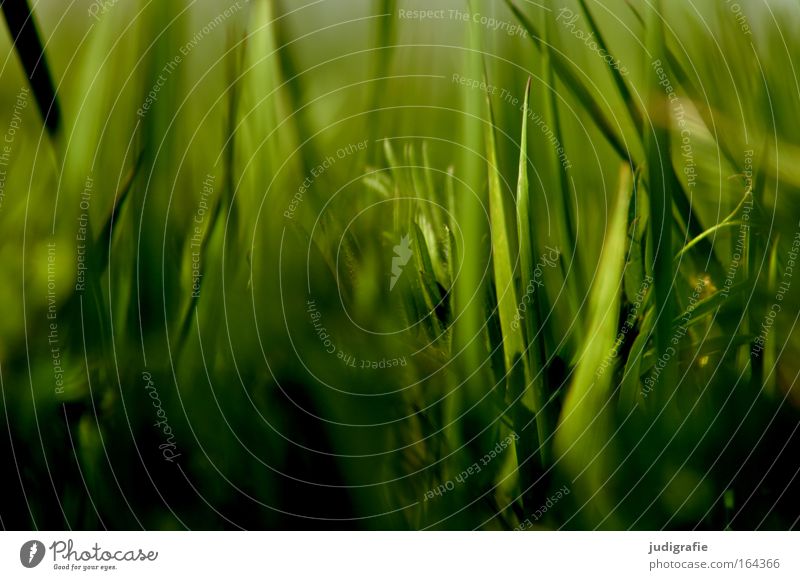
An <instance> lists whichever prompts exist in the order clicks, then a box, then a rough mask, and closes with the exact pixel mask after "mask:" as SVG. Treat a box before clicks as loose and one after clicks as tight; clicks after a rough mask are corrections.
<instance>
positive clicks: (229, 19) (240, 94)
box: [0, 0, 800, 529]
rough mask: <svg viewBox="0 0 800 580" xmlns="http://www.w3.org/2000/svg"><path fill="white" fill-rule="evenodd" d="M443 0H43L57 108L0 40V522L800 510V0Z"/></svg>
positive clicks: (485, 524) (759, 523)
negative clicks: (108, 1) (1, 311)
mask: <svg viewBox="0 0 800 580" xmlns="http://www.w3.org/2000/svg"><path fill="white" fill-rule="evenodd" d="M436 6H437V8H438V7H441V8H442V9H444V10H445V13H446V14H449V13H448V12H447V11H448V10H451V9H453V10H459V11H460V12H461V13H466V12H470V13H472V14H474V13H481V14H484V15H485V16H487V17H492V18H495V19H496V20H497V21H499V22H505V23H507V24H508V26H511V25H515V26H518V27H520V28H519V30H521V31H524V32H525V34H517V35H509V34H506V33H505V32H504V31H503V29H499V30H497V31H492V30H491V29H490V28H488V27H487V26H485V25H482V24H481V23H480V22H475V21H474V20H472V19H468V22H466V23H465V22H463V21H461V20H459V19H457V18H444V19H439V20H429V21H419V20H414V19H408V18H400V17H399V10H401V9H402V10H409V9H412V8H413V9H419V8H421V4H420V3H413V2H394V1H391V2H389V1H387V2H377V3H367V2H354V3H347V4H346V5H345V4H337V5H334V4H333V3H330V2H312V3H309V4H307V5H294V4H291V3H288V2H272V1H266V0H253V1H251V2H249V3H246V2H241V3H239V4H237V3H235V2H231V3H230V4H226V5H220V4H218V3H211V2H194V3H158V4H152V3H144V2H142V3H138V2H133V3H117V4H114V5H113V6H111V7H110V8H109V9H108V10H107V12H105V13H103V14H102V15H101V17H100V18H99V19H97V20H95V19H94V18H92V17H91V16H90V15H89V14H88V13H87V11H86V10H87V8H86V6H71V7H70V8H68V9H66V11H65V12H64V11H62V10H61V9H60V7H57V6H56V5H55V4H52V3H38V4H37V5H36V11H37V14H36V17H37V21H38V25H39V30H40V32H41V33H42V38H44V39H46V40H45V42H44V46H45V51H46V57H47V62H48V66H49V68H50V71H51V73H52V75H53V77H54V81H55V86H56V87H57V92H58V99H59V102H60V111H61V118H62V122H63V127H62V130H61V131H60V132H59V133H58V134H55V135H51V134H50V133H49V132H48V131H46V130H44V129H43V125H42V120H41V119H42V117H41V115H38V116H37V112H36V110H35V109H34V108H33V107H32V106H30V104H29V105H28V106H27V107H24V108H22V109H19V107H17V110H16V111H15V104H16V103H17V102H18V94H19V93H20V90H21V89H23V88H25V87H27V86H28V83H27V81H26V75H25V73H24V72H23V71H24V69H23V67H22V66H21V64H20V63H21V61H20V60H19V58H18V54H17V53H18V50H17V49H21V48H22V47H14V46H13V45H12V42H11V39H10V38H9V36H8V35H7V34H6V35H4V36H3V37H2V39H0V43H2V49H3V50H4V51H5V54H6V55H7V58H6V61H5V65H4V68H3V70H2V75H3V76H4V84H3V90H2V91H0V100H2V102H3V109H2V110H3V112H4V113H3V115H2V117H0V133H2V132H4V131H5V130H6V129H7V128H9V127H10V126H11V124H12V121H13V122H14V123H17V124H18V125H19V127H18V130H17V133H16V135H15V138H14V140H13V143H12V144H11V146H10V153H9V154H8V162H7V163H6V164H4V167H3V168H4V169H7V174H4V181H3V182H2V183H3V188H4V189H3V190H2V193H3V196H2V197H0V200H1V201H2V203H0V231H2V232H3V236H2V241H0V260H1V261H2V262H0V263H2V264H3V269H4V271H3V273H4V275H3V276H2V277H0V297H2V298H3V300H4V304H6V309H5V315H4V316H3V317H0V378H1V379H2V399H1V400H2V406H3V416H4V417H5V420H6V422H7V424H8V435H7V436H4V437H3V444H2V446H0V454H2V459H3V461H4V464H5V465H6V466H7V471H8V473H9V481H8V484H9V485H10V489H11V491H9V493H8V494H6V495H5V496H4V498H3V500H2V501H1V502H0V518H2V525H3V526H4V527H6V528H39V529H41V528H51V529H57V528H64V527H70V528H101V527H107V528H122V529H124V528H140V527H145V528H158V529H183V528H207V529H215V528H226V529H227V528H238V527H244V528H351V527H353V528H370V529H373V528H380V529H385V528H415V529H421V528H452V529H471V528H486V529H511V528H514V527H517V526H519V525H520V524H521V523H522V522H524V521H525V520H526V519H528V518H530V517H531V516H532V514H533V513H534V512H536V511H537V510H538V509H539V508H540V507H541V506H542V505H544V503H545V502H546V501H547V500H548V498H549V497H550V496H551V495H553V492H554V491H555V490H556V489H560V488H562V486H564V485H567V486H568V487H569V489H570V490H571V493H570V494H569V495H568V496H566V497H565V498H564V499H563V500H561V501H560V502H559V503H558V504H557V505H556V506H554V508H553V509H552V510H548V512H547V515H546V517H544V518H542V519H541V520H539V521H537V522H535V525H534V527H541V528H573V529H593V528H613V529H627V528H641V529H652V528H661V527H667V528H680V529H684V528H687V527H697V528H705V529H722V528H729V529H751V528H774V529H788V528H795V527H797V521H798V517H800V505H798V500H797V498H798V497H800V494H798V493H795V492H796V491H797V485H798V484H797V482H796V480H795V478H794V475H795V473H796V472H797V469H798V467H800V466H798V459H797V458H798V457H799V456H800V455H799V454H798V442H797V439H796V425H797V420H798V404H799V403H800V398H798V395H797V390H796V380H797V374H798V366H797V362H796V361H797V359H798V357H797V354H798V349H800V341H798V333H797V332H796V331H795V325H796V313H797V312H798V309H799V308H800V300H799V299H798V296H800V294H798V291H797V287H796V284H797V283H796V281H795V282H794V283H792V275H793V267H794V266H793V261H792V260H794V259H795V258H792V256H793V255H795V253H796V251H797V247H798V245H797V242H796V240H798V239H800V238H798V237H797V236H798V228H800V224H798V223H797V219H798V218H797V214H796V212H793V211H792V208H793V207H795V206H796V203H797V201H798V191H800V177H799V176H798V175H800V174H798V173H797V171H796V169H794V167H795V165H796V164H794V159H795V158H796V157H797V155H798V151H800V143H798V142H797V134H798V132H797V131H796V130H794V129H796V127H795V125H796V123H797V121H796V119H797V118H798V115H797V114H796V113H797V112H798V97H797V95H798V93H799V92H800V89H798V86H799V85H798V83H797V82H796V79H795V75H794V68H793V66H792V62H793V60H792V59H793V57H794V56H796V55H797V54H798V53H799V52H800V51H798V44H797V39H796V38H795V36H793V35H791V34H789V33H788V30H790V29H791V27H792V26H796V25H797V23H798V22H800V14H798V11H797V8H796V6H794V5H791V4H790V3H786V2H776V3H775V5H774V6H771V7H770V10H766V9H762V8H757V7H755V6H752V7H751V6H749V5H748V6H747V7H746V15H747V18H748V23H749V25H750V26H751V28H752V34H751V35H747V34H744V32H743V30H742V29H741V26H740V22H737V20H736V19H735V17H734V15H733V14H731V13H730V11H729V10H727V9H726V8H725V6H724V5H721V4H720V3H713V2H701V3H696V5H693V6H692V7H689V6H688V5H682V4H680V3H677V4H676V3H666V2H662V3H651V5H650V7H649V8H648V7H645V6H642V7H639V6H638V5H636V6H634V5H629V4H628V3H626V2H623V1H621V0H620V1H610V0H609V1H607V2H600V1H598V0H586V1H584V0H578V1H576V2H567V3H565V4H564V6H561V5H556V3H552V2H548V3H545V6H544V7H542V6H538V5H534V4H533V3H528V2H517V1H515V0H507V1H506V2H504V3H494V4H492V5H491V7H489V6H485V5H484V4H483V3H477V2H466V3H465V2H457V1H455V0H453V1H452V2H441V3H437V5H436ZM234 7H235V9H233V8H234ZM229 8H230V9H229ZM562 8H564V9H568V10H570V11H571V13H572V14H573V15H577V17H578V18H577V20H576V21H575V22H576V23H577V24H576V25H577V26H579V27H580V28H581V29H582V30H584V31H585V34H589V33H590V32H591V33H593V35H594V37H595V38H596V39H597V46H598V47H600V48H602V49H603V50H605V51H607V52H608V53H609V54H612V55H613V56H614V58H617V59H619V60H620V61H621V62H623V63H625V65H626V66H627V68H628V69H629V70H630V73H629V74H628V75H622V74H621V73H620V72H619V71H617V70H615V69H613V68H611V67H608V66H606V64H605V63H604V62H603V60H602V59H601V58H600V57H599V56H598V55H597V54H596V53H595V52H593V51H592V50H590V49H589V48H588V47H587V46H586V44H585V43H584V42H582V41H581V40H580V39H578V38H576V36H575V35H574V33H573V32H571V30H570V28H568V27H567V26H566V25H565V19H563V18H560V19H557V18H556V17H557V16H558V14H559V11H560V10H561V9H562ZM226 9H229V10H228V13H227V16H224V14H226V13H225V10H226ZM220 15H223V17H221V16H220ZM212 22H214V23H215V24H213V26H212V25H210V23H212ZM198 35H200V36H199V37H198ZM526 35H527V37H526ZM751 43H752V44H751ZM20 56H21V55H20ZM23 58H24V57H23ZM659 59H660V60H661V62H662V64H663V70H664V71H665V74H666V78H667V79H668V80H669V83H670V85H671V86H672V87H673V88H674V91H675V98H676V99H677V101H670V100H669V94H668V91H665V87H664V86H663V85H662V84H659V83H660V82H662V81H663V78H660V77H659V76H658V75H657V74H656V72H655V70H654V67H653V66H652V62H653V61H654V60H659ZM168 63H174V64H173V65H171V66H168ZM454 74H457V75H459V77H456V78H465V79H468V80H470V81H474V82H477V83H480V82H484V83H486V84H487V85H489V86H491V87H497V91H496V92H494V93H492V94H487V91H483V90H481V89H480V88H473V87H471V86H468V85H465V84H459V83H458V82H454V76H453V75H454ZM156 87H157V88H158V90H157V91H155V88H156ZM151 91H155V97H152V96H148V95H149V94H151ZM489 92H490V93H491V91H489ZM148 99H149V100H148ZM51 100H52V99H51ZM676 102H677V103H679V104H680V107H681V109H680V110H681V117H678V116H677V115H676V108H675V104H676ZM145 103H149V105H148V107H149V108H148V109H147V110H146V111H143V114H139V113H137V111H139V110H141V109H142V107H143V105H144V104H145ZM15 115H16V117H15ZM15 118H16V119H17V120H16V121H15V120H14V119H15ZM681 120H683V121H685V124H681V122H680V121H681ZM687 134H688V135H689V139H688V146H689V147H690V149H686V148H683V149H682V146H686V145H687V141H686V140H685V139H686V135H687ZM554 140H555V142H557V143H559V144H560V146H561V147H562V148H563V155H564V156H565V157H564V158H566V159H568V160H569V161H570V163H569V164H565V163H563V160H562V157H561V156H560V155H559V152H558V151H556V149H555V148H554V145H553V143H554ZM358 144H362V146H360V147H359V146H358ZM687 151H690V152H691V162H692V165H691V167H692V168H693V170H694V173H693V174H692V175H694V176H695V179H696V181H695V182H694V183H693V185H691V186H690V185H689V183H690V182H689V180H688V178H689V176H690V174H689V173H687V171H686V170H687V168H688V167H690V165H689V164H688V160H687V159H688V158H687V156H686V153H687ZM748 151H752V154H749V153H747V152H748ZM6 165H7V167H6ZM620 166H621V167H622V169H621V170H620ZM87 178H91V180H89V179H87ZM90 182H91V187H90V189H91V191H90V196H89V202H88V205H84V206H82V205H81V200H82V199H84V198H82V197H81V194H82V193H84V192H85V191H86V189H87V187H89V186H88V185H87V184H88V183H90ZM209 183H210V184H211V185H210V186H209V185H208V184H209ZM204 187H205V189H204ZM750 199H752V209H749V208H750V207H751V206H750V205H748V204H745V201H746V200H750ZM84 213H86V214H87V216H88V218H87V223H88V239H87V240H79V239H78V237H77V234H78V232H79V230H78V220H79V218H81V216H82V214H84ZM404 238H405V239H407V240H408V241H409V243H410V248H411V256H410V258H409V259H408V260H406V261H404V262H403V261H402V260H401V262H402V265H401V266H400V272H401V273H400V275H399V277H398V278H397V283H396V285H394V286H393V287H392V286H390V282H389V280H390V276H391V274H392V272H393V269H394V265H395V264H394V260H395V259H396V258H400V257H401V255H400V254H398V253H397V252H398V250H397V248H398V247H402V240H403V239H404ZM741 239H744V240H745V243H744V246H741V244H740V242H739V240H741ZM82 242H85V246H86V247H85V248H81V247H80V243H82ZM48 244H54V246H52V247H51V246H48ZM742 247H744V248H746V249H745V250H744V251H743V250H742ZM53 248H54V250H53ZM548 248H558V249H559V252H558V253H559V259H558V263H557V264H554V266H553V267H549V266H544V267H542V266H541V265H540V264H539V263H538V261H539V260H540V258H541V256H542V255H543V254H545V252H548V251H549V250H548ZM50 250H52V251H53V252H54V253H51V252H50ZM79 250H85V252H86V265H87V270H86V271H85V274H84V275H85V282H86V283H85V287H84V288H85V289H84V290H76V288H75V286H76V282H77V280H78V278H77V276H78V270H77V264H78V256H79ZM51 255H52V256H54V258H53V259H52V260H51V261H48V259H49V256H51ZM48 265H50V269H48ZM537 267H538V268H539V269H540V271H539V273H536V268H537ZM536 276H541V278H540V279H541V281H542V282H543V286H542V287H541V288H539V287H537V288H536V291H535V293H533V298H532V299H531V302H530V304H529V309H528V310H527V311H526V314H525V316H524V317H523V318H524V322H523V323H522V324H520V325H517V324H515V320H516V319H515V314H517V313H518V311H519V310H520V304H521V303H522V301H523V300H524V297H525V296H526V293H528V289H529V288H530V287H531V284H532V283H534V282H535V281H536V280H537V279H539V278H536ZM651 276H652V278H650V277H651ZM649 279H651V280H652V287H650V286H649V285H647V284H646V283H645V280H649ZM782 283H784V285H783V286H781V284H782ZM48 284H51V285H50V286H48ZM195 284H197V287H198V288H199V293H197V292H196V291H195ZM786 284H788V287H787V286H786ZM782 288H783V290H781V289H782ZM775 305H778V306H779V307H780V311H779V312H778V313H777V314H776V315H775V316H774V317H773V318H770V312H773V311H774V308H773V307H774V306H775ZM49 312H55V318H48V313H49ZM765 321H769V329H768V331H767V332H766V335H761V334H760V333H762V330H763V328H764V327H763V326H762V323H764V322H765ZM51 325H55V327H53V326H51ZM760 335H761V336H762V338H763V341H761V339H759V336H760ZM326 341H327V342H326ZM330 347H333V348H332V352H331V348H330ZM761 347H763V348H761ZM667 353H669V354H668V360H667V362H666V363H665V364H664V365H663V367H662V366H661V364H660V362H659V358H660V357H662V356H664V355H665V354H667ZM56 359H57V361H58V364H56ZM392 361H394V362H392ZM381 365H383V367H382V366H381ZM55 367H58V368H57V369H56V368H55ZM385 367H388V368H385ZM600 368H603V369H604V371H603V372H602V373H600V372H599V371H598V369H600ZM144 372H148V373H150V376H152V381H153V383H154V385H155V386H156V391H157V393H158V397H159V402H160V407H159V408H160V409H162V410H163V413H164V415H165V417H166V419H167V421H168V424H169V427H170V434H171V435H172V436H173V439H172V440H174V444H175V452H176V453H179V454H180V455H179V457H178V459H177V460H174V461H170V460H167V459H165V456H164V454H163V453H162V451H163V447H160V446H163V445H164V444H165V440H168V439H169V436H168V435H167V434H166V433H165V431H164V429H163V425H162V426H159V425H158V423H157V421H158V420H160V419H164V417H161V416H158V415H157V414H156V413H157V412H158V411H157V409H156V407H154V403H153V399H152V396H148V394H147V391H146V390H145V388H144V387H145V384H144V383H145V381H143V379H142V377H143V374H142V373H144ZM154 423H156V425H154ZM514 436H516V437H517V439H516V440H515V439H514ZM509 437H510V438H511V439H510V440H511V441H513V443H512V444H509V445H508V447H507V448H505V447H503V448H502V449H501V451H500V452H497V451H495V452H494V453H495V454H494V456H492V458H491V460H490V461H487V462H485V463H483V462H482V460H483V459H484V458H485V457H487V454H490V453H492V450H494V449H496V446H497V445H499V444H500V442H501V441H507V440H509V439H508V438H509ZM474 465H478V466H479V467H480V469H479V470H477V471H476V470H474V469H473V470H472V472H468V471H467V470H468V469H470V468H471V467H473V466H474ZM14 472H16V476H14ZM465 473H467V474H468V477H466V478H465V477H464V474H465ZM459 478H460V479H461V480H463V481H459ZM448 484H452V489H449V486H448ZM441 486H444V487H443V489H444V492H441ZM433 490H440V492H441V493H438V494H436V495H434V496H433V497H428V496H429V494H432V492H433Z"/></svg>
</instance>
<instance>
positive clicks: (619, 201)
mask: <svg viewBox="0 0 800 580" xmlns="http://www.w3.org/2000/svg"><path fill="white" fill-rule="evenodd" d="M632 189H633V186H632V176H631V170H630V167H629V166H628V165H627V164H624V165H623V166H622V168H621V171H620V184H619V191H618V194H617V196H616V199H615V200H614V202H613V207H611V208H609V209H610V218H609V220H608V229H607V231H606V236H605V240H604V243H603V249H602V252H601V255H600V264H599V266H598V272H601V273H602V274H601V275H599V276H597V277H596V278H595V280H594V282H593V284H592V288H591V290H590V292H591V294H590V296H589V330H588V332H587V336H586V341H585V343H584V348H583V351H582V354H581V356H580V358H579V361H578V365H577V367H576V369H575V373H574V378H573V381H572V384H571V385H570V387H569V390H568V392H567V396H566V399H565V401H564V407H563V409H562V412H561V421H560V423H559V426H558V429H557V431H556V451H557V454H558V456H559V462H560V463H561V464H562V465H563V466H564V468H565V469H566V470H567V472H568V473H570V474H571V475H573V476H576V479H575V485H576V486H577V487H578V488H579V489H580V490H581V491H583V492H584V493H586V494H587V497H594V499H593V500H592V505H591V509H592V511H593V513H600V514H601V516H602V517H601V519H602V518H603V517H608V518H609V520H608V521H609V522H612V523H611V524H610V525H612V526H613V521H615V519H614V514H613V507H612V506H613V503H612V501H611V498H610V497H609V492H608V491H607V490H608V487H607V484H608V481H607V478H608V476H609V474H610V473H611V472H612V471H613V468H614V465H615V463H616V458H615V457H614V456H613V449H614V446H613V445H608V442H610V441H612V440H613V433H614V430H613V428H612V423H613V411H614V406H613V405H612V398H613V377H612V375H613V373H610V372H606V373H602V374H598V373H597V369H599V368H600V367H601V365H602V364H603V361H604V360H605V358H606V357H607V356H608V353H609V352H610V351H611V349H612V347H613V346H614V341H615V340H616V335H617V322H618V320H619V311H620V295H621V287H622V276H623V268H624V265H625V255H626V253H627V247H626V245H627V227H626V226H627V216H628V204H629V203H630V195H631V190H632ZM562 462H563V463H562Z"/></svg>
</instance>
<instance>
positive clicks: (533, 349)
mask: <svg viewBox="0 0 800 580" xmlns="http://www.w3.org/2000/svg"><path fill="white" fill-rule="evenodd" d="M530 92H531V79H528V83H527V85H526V87H525V101H524V104H523V110H522V111H523V112H522V134H521V136H520V142H519V143H520V149H519V170H518V180H517V200H516V215H517V240H518V243H519V264H520V272H521V276H520V280H521V284H520V286H521V288H522V291H523V292H524V291H525V289H526V288H527V287H528V284H529V283H531V282H532V279H533V271H534V264H535V258H534V255H535V248H536V242H535V241H534V236H533V232H532V230H531V202H530V191H529V184H528V107H529V105H530ZM538 300H539V297H532V298H531V301H530V302H529V303H528V304H527V306H526V312H525V313H524V314H522V313H519V312H518V310H519V309H521V306H520V303H519V302H517V303H516V304H515V305H514V312H513V313H512V320H511V326H512V331H518V332H520V333H522V332H523V329H524V338H523V342H524V344H525V345H527V356H525V362H526V363H527V365H526V369H527V372H528V376H527V377H526V376H523V377H522V378H523V380H524V381H525V384H524V391H523V393H522V403H523V405H525V407H526V408H528V410H529V411H531V412H533V413H534V414H535V417H536V419H535V420H536V429H537V434H538V439H539V447H540V454H541V456H542V459H543V462H546V460H547V453H546V451H545V450H546V449H547V445H548V442H547V437H548V434H549V432H550V428H549V425H548V421H547V416H546V410H545V409H544V405H545V402H546V400H547V397H546V394H545V390H544V389H545V386H544V373H543V372H542V366H543V361H542V358H541V353H542V348H541V343H542V336H541V334H539V330H540V328H539V326H540V319H539V316H538V309H537V307H536V302H535V301H538ZM518 314H519V318H521V320H517V316H518ZM504 336H505V335H504ZM512 354H513V353H512ZM517 429H520V427H517Z"/></svg>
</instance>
